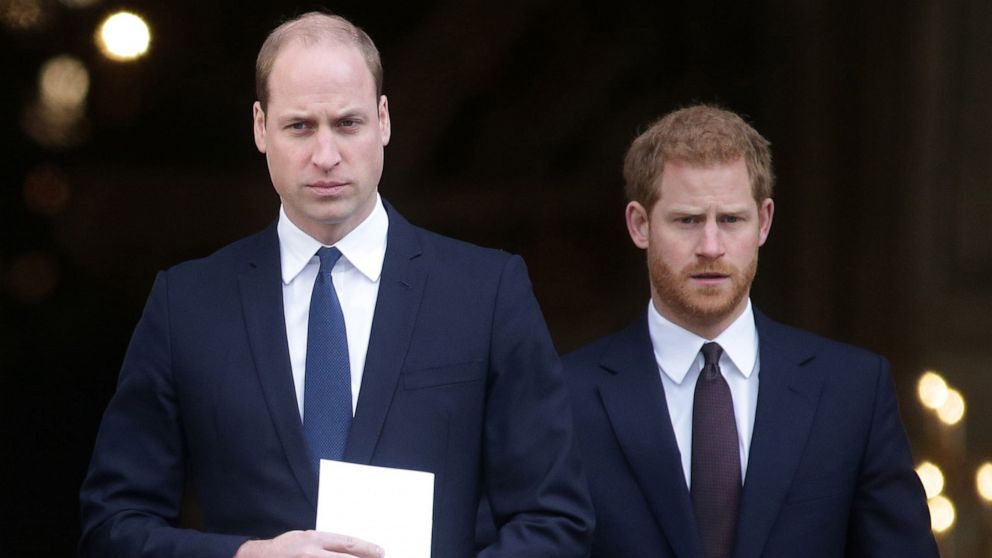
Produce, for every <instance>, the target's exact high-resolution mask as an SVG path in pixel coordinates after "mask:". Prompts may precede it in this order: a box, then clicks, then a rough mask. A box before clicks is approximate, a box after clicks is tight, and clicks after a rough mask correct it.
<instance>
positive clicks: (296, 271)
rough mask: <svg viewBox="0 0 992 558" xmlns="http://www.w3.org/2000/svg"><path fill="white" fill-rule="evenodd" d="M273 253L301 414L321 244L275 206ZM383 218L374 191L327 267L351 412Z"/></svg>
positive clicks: (368, 328)
mask: <svg viewBox="0 0 992 558" xmlns="http://www.w3.org/2000/svg"><path fill="white" fill-rule="evenodd" d="M277 230H278V232H279V254H280V258H281V260H282V298H283V309H284V311H285V313H286V337H287V341H288V342H289V360H290V363H291V365H292V367H293V381H294V382H295V383H296V402H297V404H298V405H299V408H300V417H301V418H302V417H303V385H304V382H303V378H304V375H305V374H306V363H307V324H308V320H309V319H310V297H311V295H312V294H313V284H314V282H315V281H316V280H317V271H318V270H319V269H320V258H318V257H317V250H319V249H320V247H321V246H323V245H322V244H321V243H320V241H319V240H316V239H314V238H313V237H311V236H310V235H308V234H307V233H305V232H303V231H302V230H300V228H299V227H297V226H296V225H295V224H294V223H293V222H292V221H290V220H289V217H287V216H286V212H285V210H284V209H283V208H281V207H280V208H279V224H278V225H277ZM388 230H389V218H388V217H387V216H386V209H385V208H384V207H383V206H382V199H381V198H379V195H378V194H376V202H375V208H374V209H373V210H372V213H371V214H369V216H368V217H366V218H365V220H364V221H362V223H361V224H359V225H358V226H357V227H355V230H353V231H351V232H350V233H348V234H347V235H346V236H345V237H344V238H342V239H341V240H339V241H338V242H337V243H336V244H334V246H335V247H336V248H337V249H338V250H340V251H341V258H340V259H339V260H338V261H337V263H336V264H334V269H333V270H331V280H332V281H333V282H334V289H335V291H336V292H337V295H338V300H340V301H341V312H342V313H343V314H344V324H345V329H346V331H347V334H348V360H349V364H350V365H351V411H352V413H354V412H355V408H356V407H357V406H358V390H359V389H360V388H361V386H362V373H363V372H364V370H365V355H366V353H367V352H368V348H369V336H370V335H371V333H372V315H373V314H374V313H375V302H376V300H377V299H378V297H379V277H380V275H381V274H382V262H383V260H385V258H386V233H387V231H388Z"/></svg>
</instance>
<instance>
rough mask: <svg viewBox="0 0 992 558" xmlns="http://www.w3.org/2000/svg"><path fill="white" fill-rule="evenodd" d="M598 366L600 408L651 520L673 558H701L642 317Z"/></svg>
mask: <svg viewBox="0 0 992 558" xmlns="http://www.w3.org/2000/svg"><path fill="white" fill-rule="evenodd" d="M602 367H603V368H604V369H605V370H604V372H603V375H602V377H601V380H600V382H599V394H600V397H601V398H602V401H603V406H604V407H605V408H606V413H607V416H608V417H609V420H610V423H611V424H612V426H613V432H614V433H615V434H616V437H617V440H618V441H619V443H620V447H621V448H622V449H623V452H624V455H625V456H626V458H627V462H628V463H629V464H630V466H631V469H633V471H634V476H635V478H636V479H637V483H638V484H639V485H640V487H641V491H642V492H643V493H644V495H645V497H646V498H647V500H648V504H649V505H650V507H651V510H652V513H653V514H654V517H655V520H656V521H657V523H658V524H659V526H660V527H661V530H662V532H663V533H664V534H665V538H666V539H667V540H668V542H669V544H671V545H672V548H673V549H674V550H675V554H676V555H678V556H686V557H695V556H700V555H701V543H700V541H699V536H698V529H697V527H696V520H695V515H694V513H693V509H692V501H691V499H690V498H689V489H688V487H686V484H685V474H684V472H683V471H682V460H681V454H680V453H679V449H678V444H677V443H676V441H675V432H674V430H673V429H672V421H671V417H670V416H669V414H668V403H667V402H666V401H665V395H664V388H663V387H662V384H661V378H659V376H658V365H657V363H656V361H655V358H654V351H653V349H652V346H651V339H650V336H649V335H648V329H647V318H646V317H645V318H643V319H641V320H639V321H638V322H636V323H634V324H633V325H631V326H630V327H629V328H627V329H626V330H625V331H624V332H623V333H622V334H620V335H619V336H618V337H617V338H616V339H615V340H614V343H613V344H612V345H611V346H610V347H609V349H608V350H607V351H606V353H605V354H604V356H603V361H602Z"/></svg>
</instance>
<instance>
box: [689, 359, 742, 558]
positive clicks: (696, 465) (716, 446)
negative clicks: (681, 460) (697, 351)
mask: <svg viewBox="0 0 992 558" xmlns="http://www.w3.org/2000/svg"><path fill="white" fill-rule="evenodd" d="M702 353H703V369H702V371H700V373H699V379H698V380H696V392H695V394H694V397H693V403H692V477H691V479H692V480H691V483H692V487H691V489H690V491H689V492H690V494H691V495H692V507H693V508H694V509H695V512H696V523H697V525H699V535H700V537H701V539H702V543H703V556H704V557H705V558H728V557H729V556H730V555H731V553H732V552H733V550H734V532H735V530H736V529H737V508H738V506H739V504H740V495H741V457H740V448H739V446H738V445H737V421H736V420H735V419H734V401H733V399H732V398H731V396H730V387H729V386H728V385H727V380H725V379H724V378H723V374H721V373H720V355H721V354H723V347H721V346H720V345H718V344H716V343H706V344H704V345H703V348H702Z"/></svg>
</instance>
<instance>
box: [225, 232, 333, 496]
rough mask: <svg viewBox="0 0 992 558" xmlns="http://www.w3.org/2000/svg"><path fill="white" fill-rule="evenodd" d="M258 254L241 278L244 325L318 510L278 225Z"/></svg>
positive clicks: (283, 434)
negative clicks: (292, 358) (298, 398)
mask: <svg viewBox="0 0 992 558" xmlns="http://www.w3.org/2000/svg"><path fill="white" fill-rule="evenodd" d="M257 256H258V257H257V258H256V259H255V260H254V261H252V262H250V264H249V266H248V269H247V270H246V271H245V272H243V273H242V274H241V275H240V276H239V277H238V286H239V288H240V290H241V305H242V309H243V311H244V316H245V328H246V329H247V332H248V342H249V344H250V346H251V353H252V357H253V359H254V361H255V368H256V370H257V372H258V379H259V382H260V383H261V385H262V392H263V393H264V394H265V403H266V405H267V406H268V408H269V415H270V416H271V417H272V423H273V425H274V426H275V430H276V435H277V436H279V441H280V442H281V443H282V446H283V449H284V451H285V452H286V458H287V460H288V461H289V465H290V468H291V469H292V471H293V475H294V476H295V477H296V480H297V482H298V483H299V484H300V487H301V488H302V490H303V493H304V494H306V497H307V499H308V500H309V501H310V503H311V505H313V507H314V511H315V512H316V509H317V500H316V498H317V472H316V471H315V470H314V469H313V467H312V465H311V464H310V453H309V450H308V449H307V444H306V439H305V438H304V436H303V424H302V422H301V421H300V410H299V406H298V404H297V401H296V390H295V387H294V383H293V370H292V366H291V364H290V360H289V347H288V345H287V340H286V316H285V313H284V312H283V300H282V274H281V271H280V265H279V238H278V235H277V233H276V229H275V226H272V227H270V228H269V230H267V231H266V233H264V234H263V235H261V236H260V241H259V249H258V250H257Z"/></svg>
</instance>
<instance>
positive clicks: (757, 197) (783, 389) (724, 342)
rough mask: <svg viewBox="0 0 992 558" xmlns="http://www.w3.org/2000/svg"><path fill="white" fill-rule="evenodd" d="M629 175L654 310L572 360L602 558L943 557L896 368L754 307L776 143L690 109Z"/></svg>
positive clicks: (633, 229)
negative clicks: (903, 413) (896, 385)
mask: <svg viewBox="0 0 992 558" xmlns="http://www.w3.org/2000/svg"><path fill="white" fill-rule="evenodd" d="M624 178H625V182H626V192H627V196H628V198H629V203H628V205H627V209H626V221H627V229H628V232H629V233H630V237H631V239H632V240H633V242H634V244H635V245H636V246H637V247H638V248H641V249H643V250H645V251H646V252H647V264H648V271H649V273H650V279H651V301H650V302H649V304H648V305H647V308H646V311H645V312H644V314H642V315H641V317H640V318H638V319H637V320H636V321H635V322H634V323H633V324H631V325H630V326H629V327H627V328H626V329H625V330H623V331H620V332H618V333H615V334H613V335H610V336H607V337H605V338H603V339H600V340H598V341H595V342H593V343H592V344H590V345H588V346H586V347H583V348H581V349H579V350H578V351H576V352H575V353H572V354H571V355H567V356H566V357H565V359H564V365H565V371H566V380H567V382H568V383H569V387H570V390H571V396H572V407H573V412H574V414H575V419H576V420H575V426H576V435H577V439H578V443H579V449H580V452H581V454H582V456H583V459H584V464H585V467H586V472H587V477H588V479H589V484H590V491H591V493H592V497H593V504H594V507H595V509H596V522H597V528H596V533H595V537H594V541H593V556H595V557H615V556H624V557H626V558H634V557H639V556H644V557H652V558H658V557H676V556H677V557H680V558H696V557H706V558H717V557H720V558H726V557H730V556H734V557H742V558H743V557H759V556H767V557H781V556H798V555H802V556H804V557H805V558H812V557H820V556H822V557H838V556H873V557H874V556H877V557H892V556H900V557H936V556H937V547H936V544H935V542H934V539H933V536H932V534H931V532H930V518H929V513H928V510H927V505H926V499H925V496H924V492H923V489H922V487H921V484H920V481H919V479H918V478H917V476H916V474H915V472H914V470H913V460H912V456H911V454H910V450H909V444H908V442H907V439H906V434H905V431H904V429H903V426H902V423H901V421H900V418H899V411H898V407H897V404H896V398H895V392H894V390H893V386H892V380H891V377H890V372H889V365H888V362H887V361H886V360H885V359H884V358H882V357H880V356H878V355H875V354H872V353H869V352H867V351H865V350H862V349H858V348H855V347H851V346H847V345H844V344H841V343H837V342H834V341H830V340H827V339H823V338H821V337H817V336H815V335H813V334H811V333H808V332H804V331H800V330H797V329H794V328H791V327H788V326H785V325H782V324H779V323H776V322H774V321H772V320H771V319H769V318H767V317H766V316H764V315H763V314H761V313H760V312H758V311H757V310H756V309H754V308H753V307H752V305H751V301H750V298H749V291H750V288H751V283H752V281H753V280H754V276H755V272H756V270H757V265H758V250H759V248H760V247H761V246H762V245H763V244H764V243H765V241H766V240H767V238H768V233H769V231H770V229H771V225H772V216H773V214H774V209H775V204H774V202H773V201H772V184H773V177H772V171H771V154H770V151H769V143H768V141H767V140H765V139H764V138H763V137H762V136H761V135H760V134H759V133H758V132H757V131H755V130H754V129H753V128H752V127H751V126H749V125H748V124H747V123H746V122H745V121H744V120H743V119H741V118H740V117H739V116H738V115H736V114H734V113H732V112H728V111H726V110H723V109H720V108H715V107H711V106H694V107H689V108H685V109H681V110H677V111H675V112H672V113H670V114H668V115H666V116H665V117H663V118H662V119H661V120H659V121H658V122H656V123H655V124H653V125H652V126H651V127H650V129H648V130H647V131H646V132H644V133H643V134H642V135H641V136H640V137H638V138H637V139H636V140H635V141H634V142H633V144H632V145H631V147H630V149H629V151H628V153H627V156H626V160H625V162H624Z"/></svg>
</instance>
